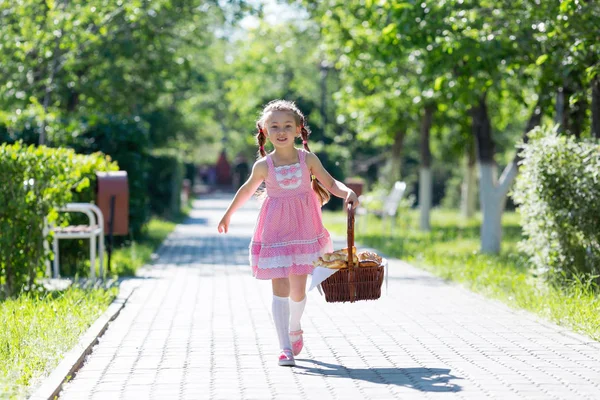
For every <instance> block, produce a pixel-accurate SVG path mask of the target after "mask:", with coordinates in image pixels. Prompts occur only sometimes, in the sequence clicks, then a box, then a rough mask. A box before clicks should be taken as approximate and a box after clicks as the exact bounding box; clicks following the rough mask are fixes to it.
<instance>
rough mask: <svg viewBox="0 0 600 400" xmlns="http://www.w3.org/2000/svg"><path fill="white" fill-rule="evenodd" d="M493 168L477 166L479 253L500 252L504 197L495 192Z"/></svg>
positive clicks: (484, 164)
mask: <svg viewBox="0 0 600 400" xmlns="http://www.w3.org/2000/svg"><path fill="white" fill-rule="evenodd" d="M494 170H495V168H494V165H492V164H490V163H481V164H479V185H480V190H479V198H480V202H481V211H482V213H483V222H482V224H481V252H483V253H494V254H497V253H499V252H500V243H502V211H504V201H503V200H504V199H505V198H506V197H505V196H500V195H499V193H498V192H497V190H496V189H497V188H496V185H495V184H494V181H495V178H496V176H495V172H494Z"/></svg>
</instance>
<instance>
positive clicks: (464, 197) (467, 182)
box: [460, 140, 477, 218]
mask: <svg viewBox="0 0 600 400" xmlns="http://www.w3.org/2000/svg"><path fill="white" fill-rule="evenodd" d="M465 153H466V162H465V171H464V179H463V183H462V185H461V196H460V212H461V214H462V216H463V217H465V218H473V216H474V215H475V205H476V204H475V203H476V199H477V197H476V193H475V190H476V187H477V175H476V174H477V169H476V168H475V166H476V162H477V157H476V154H475V141H474V140H471V141H470V143H469V145H468V146H467V148H466V152H465Z"/></svg>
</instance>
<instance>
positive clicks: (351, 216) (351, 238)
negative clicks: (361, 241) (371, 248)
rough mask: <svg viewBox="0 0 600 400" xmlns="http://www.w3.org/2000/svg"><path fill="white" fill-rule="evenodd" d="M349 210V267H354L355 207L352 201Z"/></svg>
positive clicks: (348, 205) (348, 206)
mask: <svg viewBox="0 0 600 400" xmlns="http://www.w3.org/2000/svg"><path fill="white" fill-rule="evenodd" d="M346 207H347V211H348V268H354V262H353V261H352V260H353V258H354V257H353V256H354V255H353V254H352V248H353V247H354V209H353V208H352V202H350V203H348V204H347V206H346Z"/></svg>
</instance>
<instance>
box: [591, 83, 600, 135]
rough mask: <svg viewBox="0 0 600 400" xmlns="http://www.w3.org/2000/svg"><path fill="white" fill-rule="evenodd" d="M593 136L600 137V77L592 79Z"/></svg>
mask: <svg viewBox="0 0 600 400" xmlns="http://www.w3.org/2000/svg"><path fill="white" fill-rule="evenodd" d="M592 136H593V137H595V138H597V139H600V77H598V76H596V78H594V80H593V81H592Z"/></svg>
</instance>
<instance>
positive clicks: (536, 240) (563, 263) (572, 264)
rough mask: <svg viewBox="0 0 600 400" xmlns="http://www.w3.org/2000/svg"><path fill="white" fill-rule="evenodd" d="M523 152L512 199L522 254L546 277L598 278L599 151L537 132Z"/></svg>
mask: <svg viewBox="0 0 600 400" xmlns="http://www.w3.org/2000/svg"><path fill="white" fill-rule="evenodd" d="M529 138H530V140H529V143H527V144H526V145H523V146H522V151H521V156H522V157H523V161H522V168H521V171H520V172H521V173H520V175H519V176H518V177H517V183H516V186H515V189H514V195H513V197H514V199H515V201H516V202H517V203H518V204H520V208H519V210H520V212H521V215H522V217H523V230H524V232H525V234H526V235H527V239H526V240H524V241H523V242H522V243H521V248H522V249H523V250H524V251H525V252H526V253H527V254H528V255H529V256H530V258H531V260H532V262H533V263H534V264H535V265H536V266H537V267H538V268H539V269H540V270H541V271H544V272H545V274H546V277H548V278H550V279H555V280H561V279H563V278H564V277H566V278H572V277H576V276H583V275H586V276H588V277H589V276H592V275H599V274H600V268H599V266H600V230H599V229H598V209H597V204H598V202H599V201H600V180H599V179H598V171H600V145H599V144H598V143H597V142H592V141H590V142H587V141H576V140H575V139H574V138H573V137H566V136H559V135H558V134H557V132H556V128H554V129H550V128H545V129H542V128H536V129H535V130H534V131H532V132H531V133H530V135H529Z"/></svg>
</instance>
